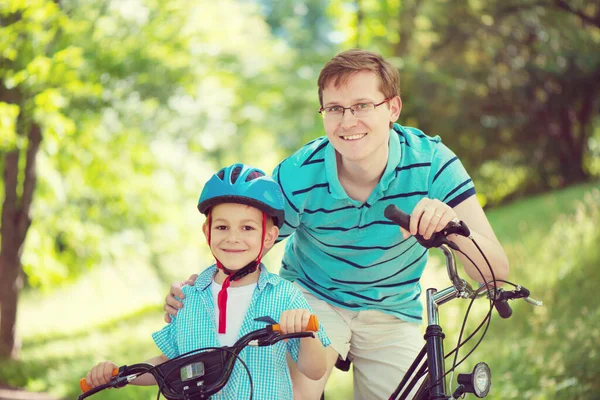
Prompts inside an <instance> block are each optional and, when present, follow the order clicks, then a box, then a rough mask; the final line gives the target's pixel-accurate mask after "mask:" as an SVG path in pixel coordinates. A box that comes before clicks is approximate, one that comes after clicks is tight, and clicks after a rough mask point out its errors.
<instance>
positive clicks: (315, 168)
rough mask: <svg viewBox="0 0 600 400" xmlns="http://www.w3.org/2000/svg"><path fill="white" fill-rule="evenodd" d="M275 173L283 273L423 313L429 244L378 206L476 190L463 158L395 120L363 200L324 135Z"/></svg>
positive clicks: (337, 301) (332, 297)
mask: <svg viewBox="0 0 600 400" xmlns="http://www.w3.org/2000/svg"><path fill="white" fill-rule="evenodd" d="M273 175H274V177H275V179H276V180H277V182H279V184H280V185H281V187H282V189H283V193H284V197H285V199H286V209H285V224H284V226H283V228H282V230H281V234H280V236H279V239H278V240H283V239H285V238H287V237H289V240H288V241H287V243H286V248H285V252H284V256H283V264H282V268H281V271H280V275H281V276H282V277H284V278H286V279H288V280H291V281H295V282H297V283H298V284H300V285H301V286H303V287H304V288H306V289H307V290H308V291H310V292H311V293H313V294H314V295H315V296H317V297H319V298H321V299H323V300H325V301H327V302H329V303H331V304H333V305H335V306H339V307H342V308H346V309H350V310H367V309H375V310H380V311H383V312H385V313H389V314H392V315H395V316H397V317H399V318H400V319H403V320H405V321H409V322H417V323H418V322H420V321H421V318H422V316H421V315H422V311H423V310H422V308H423V307H422V305H421V302H420V300H419V296H420V294H421V286H420V284H419V280H420V278H421V275H422V274H423V269H424V268H425V264H426V262H427V249H425V248H423V247H422V246H421V245H419V244H418V243H417V241H416V239H415V238H414V237H412V236H411V237H410V238H408V239H404V238H403V237H402V233H401V232H400V228H399V227H398V226H397V225H395V224H394V223H393V222H391V221H389V220H387V219H386V218H385V217H384V215H383V213H384V210H385V208H386V207H387V206H388V205H389V204H395V205H396V206H397V207H398V208H400V209H401V210H402V211H404V212H405V213H407V214H410V213H411V212H412V210H413V208H414V207H415V205H416V204H417V203H418V202H419V200H421V199H422V198H424V197H428V198H433V199H439V200H441V201H443V202H445V203H446V204H448V205H449V206H450V207H454V206H456V205H458V204H460V203H461V202H462V201H463V200H465V199H467V198H469V197H471V196H473V195H474V194H475V188H474V186H473V182H472V180H471V178H470V177H469V175H468V174H467V172H466V171H465V169H464V167H463V165H462V163H461V162H460V160H458V158H457V157H456V155H455V154H454V153H453V152H452V151H451V150H449V149H448V148H447V147H446V146H445V145H444V144H442V142H441V139H440V138H439V137H438V136H435V137H430V136H427V135H425V134H424V133H423V132H421V131H419V130H418V129H415V128H409V127H403V126H400V125H398V124H394V127H393V129H391V130H390V140H389V158H388V163H387V166H386V168H385V171H384V173H383V176H382V177H381V179H380V181H379V184H378V185H377V186H376V187H375V189H374V190H373V192H372V193H371V195H370V196H369V198H368V199H367V201H366V202H364V203H363V202H360V201H356V200H353V199H351V198H350V197H348V195H347V194H346V192H345V191H344V188H343V187H342V185H341V184H340V182H339V179H338V176H337V164H336V154H335V149H334V148H333V146H332V145H331V144H330V143H329V141H328V139H327V138H326V137H320V138H318V139H316V140H314V141H312V142H310V143H308V144H306V145H305V146H304V147H302V148H301V149H300V150H298V151H297V152H296V153H294V154H293V155H292V156H290V157H289V158H286V159H285V160H283V161H282V162H281V163H280V164H279V165H278V166H277V167H275V170H274V173H273Z"/></svg>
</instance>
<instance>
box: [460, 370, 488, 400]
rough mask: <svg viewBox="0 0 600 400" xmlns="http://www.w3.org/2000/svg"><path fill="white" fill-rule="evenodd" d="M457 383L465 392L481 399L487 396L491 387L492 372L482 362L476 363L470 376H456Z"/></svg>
mask: <svg viewBox="0 0 600 400" xmlns="http://www.w3.org/2000/svg"><path fill="white" fill-rule="evenodd" d="M458 383H459V384H461V385H463V386H464V387H465V392H467V393H473V394H474V395H475V396H477V397H479V398H482V397H485V396H487V395H488V393H489V392H490V388H491V387H492V372H491V371H490V367H488V365H487V364H486V363H484V362H480V363H477V365H475V368H473V372H472V373H470V374H458Z"/></svg>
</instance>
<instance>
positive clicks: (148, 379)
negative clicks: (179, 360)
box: [131, 354, 169, 386]
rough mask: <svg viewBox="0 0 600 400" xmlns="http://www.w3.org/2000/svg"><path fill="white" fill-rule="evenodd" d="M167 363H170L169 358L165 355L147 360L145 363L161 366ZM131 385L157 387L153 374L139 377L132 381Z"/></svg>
mask: <svg viewBox="0 0 600 400" xmlns="http://www.w3.org/2000/svg"><path fill="white" fill-rule="evenodd" d="M167 361H169V358H168V357H167V356H165V355H164V354H161V355H160V356H156V357H152V358H150V359H148V360H146V361H145V362H146V363H147V364H152V365H159V364H162V363H164V362H167ZM131 383H132V384H133V385H137V386H152V385H156V379H154V376H153V375H152V374H150V373H148V374H144V375H140V376H138V377H137V378H135V379H134V380H133V381H131Z"/></svg>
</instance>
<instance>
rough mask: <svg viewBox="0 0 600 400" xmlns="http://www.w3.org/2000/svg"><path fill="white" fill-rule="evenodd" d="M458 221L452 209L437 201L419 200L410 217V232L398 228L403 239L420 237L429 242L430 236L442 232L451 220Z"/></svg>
mask: <svg viewBox="0 0 600 400" xmlns="http://www.w3.org/2000/svg"><path fill="white" fill-rule="evenodd" d="M456 219H458V216H457V215H456V212H455V211H454V209H453V208H452V207H450V206H449V205H447V204H446V203H444V202H442V201H439V200H437V199H429V198H423V199H421V200H420V201H419V202H418V203H417V205H416V206H415V208H414V209H413V211H412V213H411V215H410V231H407V230H405V229H404V228H402V227H400V229H401V231H402V236H403V237H404V239H407V238H408V237H410V235H413V236H414V235H416V234H419V235H421V236H422V237H423V238H424V239H425V240H429V239H430V238H431V235H433V234H434V233H436V232H440V231H441V230H443V229H444V228H445V227H446V225H448V223H449V222H450V221H452V220H456Z"/></svg>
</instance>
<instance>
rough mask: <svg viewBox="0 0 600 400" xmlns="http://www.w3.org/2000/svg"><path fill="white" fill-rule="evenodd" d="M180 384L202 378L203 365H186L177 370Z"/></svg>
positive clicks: (199, 363) (200, 363) (201, 363)
mask: <svg viewBox="0 0 600 400" xmlns="http://www.w3.org/2000/svg"><path fill="white" fill-rule="evenodd" d="M179 375H180V378H181V381H182V382H186V381H189V380H191V379H195V378H199V377H201V376H204V363H203V362H202V361H200V362H195V363H192V364H188V365H186V366H184V367H183V368H181V369H180V370H179Z"/></svg>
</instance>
